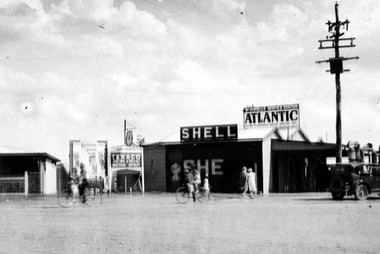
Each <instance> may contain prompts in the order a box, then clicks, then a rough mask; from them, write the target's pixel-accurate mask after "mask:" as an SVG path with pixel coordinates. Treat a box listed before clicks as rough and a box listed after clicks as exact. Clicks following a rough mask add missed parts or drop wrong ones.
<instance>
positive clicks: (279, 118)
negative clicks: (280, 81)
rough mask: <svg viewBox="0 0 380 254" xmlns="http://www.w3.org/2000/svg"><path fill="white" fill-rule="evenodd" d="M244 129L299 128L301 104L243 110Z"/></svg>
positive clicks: (246, 108)
mask: <svg viewBox="0 0 380 254" xmlns="http://www.w3.org/2000/svg"><path fill="white" fill-rule="evenodd" d="M243 119H244V127H246V126H254V127H258V126H274V127H299V126H300V110H299V104H286V105H275V106H248V107H245V108H244V109H243Z"/></svg>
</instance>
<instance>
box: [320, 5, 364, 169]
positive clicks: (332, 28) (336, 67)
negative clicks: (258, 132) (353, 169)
mask: <svg viewBox="0 0 380 254" xmlns="http://www.w3.org/2000/svg"><path fill="white" fill-rule="evenodd" d="M349 23H350V21H348V20H346V21H343V22H341V21H339V15H338V3H335V22H330V21H327V23H326V25H327V26H328V31H329V33H332V35H331V36H330V37H329V36H326V40H319V41H318V42H319V48H318V49H334V51H335V57H334V58H329V60H323V61H317V62H316V63H318V64H319V63H330V70H327V72H330V73H331V74H335V86H336V162H337V163H339V162H342V120H341V88H340V74H341V73H343V72H345V71H350V70H347V69H343V61H345V60H352V59H359V57H347V58H346V57H341V56H340V54H339V48H350V47H355V45H354V44H353V42H354V40H355V38H340V37H341V36H342V35H344V33H340V27H342V28H343V29H344V28H345V29H346V31H347V30H348V24H349ZM340 41H342V42H345V44H344V45H339V42H340ZM328 42H330V43H332V45H331V46H324V45H323V44H324V43H328ZM347 42H348V44H347Z"/></svg>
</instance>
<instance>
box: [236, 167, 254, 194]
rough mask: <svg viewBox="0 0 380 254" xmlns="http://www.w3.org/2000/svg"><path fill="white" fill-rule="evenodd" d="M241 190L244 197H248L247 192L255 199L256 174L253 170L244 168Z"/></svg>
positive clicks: (241, 176) (240, 178) (240, 184)
mask: <svg viewBox="0 0 380 254" xmlns="http://www.w3.org/2000/svg"><path fill="white" fill-rule="evenodd" d="M239 188H240V191H241V192H242V195H243V197H246V195H247V192H248V193H249V195H250V197H251V198H253V197H254V194H255V193H256V191H257V189H256V173H255V172H254V171H253V170H252V168H248V169H247V167H243V168H242V169H241V172H240V177H239Z"/></svg>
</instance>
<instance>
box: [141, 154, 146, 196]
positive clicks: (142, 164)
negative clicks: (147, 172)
mask: <svg viewBox="0 0 380 254" xmlns="http://www.w3.org/2000/svg"><path fill="white" fill-rule="evenodd" d="M141 155H142V156H141V157H142V158H141V180H142V193H143V194H144V193H145V179H144V148H143V147H141Z"/></svg>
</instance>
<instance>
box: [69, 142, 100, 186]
mask: <svg viewBox="0 0 380 254" xmlns="http://www.w3.org/2000/svg"><path fill="white" fill-rule="evenodd" d="M106 158H107V141H93V142H92V141H90V142H88V141H80V140H70V169H72V168H73V167H75V168H77V169H78V170H79V166H80V164H81V163H83V164H84V166H85V169H86V172H87V177H88V178H99V177H103V178H104V177H105V174H106V167H107V166H106V165H107V163H106Z"/></svg>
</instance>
